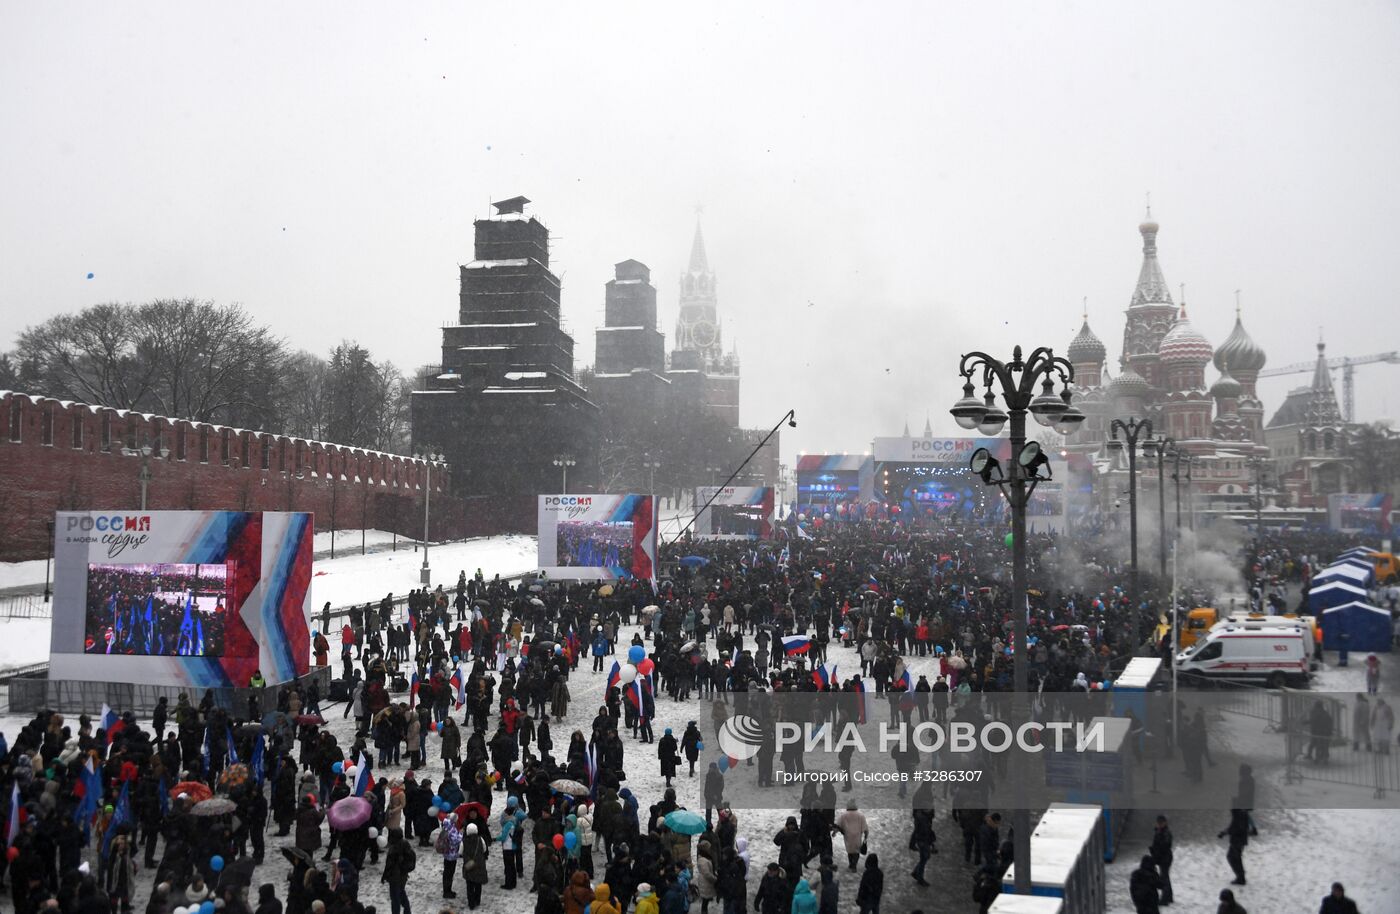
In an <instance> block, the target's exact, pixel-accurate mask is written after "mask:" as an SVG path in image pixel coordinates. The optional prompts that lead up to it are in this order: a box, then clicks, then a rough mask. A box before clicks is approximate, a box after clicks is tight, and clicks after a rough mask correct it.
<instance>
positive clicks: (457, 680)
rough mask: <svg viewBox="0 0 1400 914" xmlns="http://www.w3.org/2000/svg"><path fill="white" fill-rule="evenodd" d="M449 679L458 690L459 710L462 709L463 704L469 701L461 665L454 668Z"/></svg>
mask: <svg viewBox="0 0 1400 914" xmlns="http://www.w3.org/2000/svg"><path fill="white" fill-rule="evenodd" d="M447 681H448V682H449V683H451V685H452V688H453V689H455V690H456V692H457V710H459V711H460V710H461V709H462V705H464V704H466V703H467V687H466V683H465V682H464V681H463V679H462V668H461V667H460V666H458V667H454V668H453V670H452V678H451V679H449V680H447Z"/></svg>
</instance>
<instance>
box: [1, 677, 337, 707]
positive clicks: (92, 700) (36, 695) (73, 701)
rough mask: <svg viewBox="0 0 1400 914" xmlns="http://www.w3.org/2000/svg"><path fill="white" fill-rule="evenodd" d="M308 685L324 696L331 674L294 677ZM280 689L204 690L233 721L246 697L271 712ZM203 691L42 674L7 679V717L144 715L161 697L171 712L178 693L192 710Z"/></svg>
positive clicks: (246, 704) (171, 686)
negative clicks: (110, 711) (108, 711)
mask: <svg viewBox="0 0 1400 914" xmlns="http://www.w3.org/2000/svg"><path fill="white" fill-rule="evenodd" d="M313 681H314V682H316V683H318V685H319V686H320V691H321V694H322V695H326V694H327V692H328V691H329V689H330V682H331V673H330V669H329V668H328V667H320V668H316V667H313V668H312V669H311V671H310V672H309V673H307V674H306V675H305V676H299V677H297V679H296V680H295V683H296V684H297V685H298V686H299V687H300V688H303V689H304V688H305V687H306V686H307V685H309V684H310V683H311V682H313ZM282 685H290V683H283V684H282ZM279 688H281V685H278V686H268V687H267V688H264V689H250V688H227V687H215V688H211V689H208V690H207V691H209V692H211V693H213V696H214V703H215V704H216V705H218V706H219V707H220V708H223V709H224V710H225V711H228V712H230V713H232V714H234V715H236V716H238V717H244V716H246V715H247V714H248V711H249V710H250V705H249V699H250V698H252V699H255V700H256V701H257V709H258V710H260V712H261V713H266V712H267V711H271V710H274V707H275V705H276V694H277V690H278V689H279ZM205 691H206V690H203V689H198V688H193V687H190V686H177V685H150V684H137V683H130V682H93V681H91V680H81V679H50V678H48V674H47V673H41V674H38V675H36V676H27V677H26V676H20V677H16V678H14V679H11V680H10V682H9V705H10V713H12V714H33V713H35V712H37V711H40V710H49V711H57V712H59V713H61V714H69V715H74V714H83V713H87V714H92V715H96V714H98V713H100V712H101V710H102V706H103V705H104V704H105V705H107V706H108V707H110V708H113V709H114V710H117V711H132V712H135V713H136V714H149V713H150V712H151V711H153V710H154V709H155V706H156V703H157V702H159V701H160V699H161V698H165V699H166V700H167V702H169V704H170V707H172V708H174V707H175V703H176V702H177V701H178V700H179V698H180V695H181V694H182V693H183V694H185V695H187V696H189V699H190V703H191V704H195V705H197V704H199V702H200V700H201V699H202V698H203V697H204V693H205Z"/></svg>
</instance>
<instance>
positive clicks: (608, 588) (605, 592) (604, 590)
mask: <svg viewBox="0 0 1400 914" xmlns="http://www.w3.org/2000/svg"><path fill="white" fill-rule="evenodd" d="M612 595H613V586H612V585H611V584H604V585H603V586H602V587H599V588H598V596H600V597H610V596H612Z"/></svg>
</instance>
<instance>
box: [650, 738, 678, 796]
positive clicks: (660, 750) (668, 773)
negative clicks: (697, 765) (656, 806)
mask: <svg viewBox="0 0 1400 914" xmlns="http://www.w3.org/2000/svg"><path fill="white" fill-rule="evenodd" d="M656 756H657V758H658V759H660V760H661V776H662V777H663V778H665V779H666V786H667V787H670V786H671V778H673V777H675V776H676V769H677V768H679V767H680V764H681V754H680V751H679V749H678V744H677V743H676V738H675V737H674V736H672V735H671V728H670V727H667V728H666V732H665V733H664V734H663V735H662V737H661V739H659V740H657V741H656Z"/></svg>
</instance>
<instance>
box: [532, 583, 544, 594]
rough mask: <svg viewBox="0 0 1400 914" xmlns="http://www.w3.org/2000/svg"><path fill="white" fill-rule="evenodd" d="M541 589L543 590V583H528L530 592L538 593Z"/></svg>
mask: <svg viewBox="0 0 1400 914" xmlns="http://www.w3.org/2000/svg"><path fill="white" fill-rule="evenodd" d="M542 590H544V585H543V584H531V585H530V593H539V592H540V591H542Z"/></svg>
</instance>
